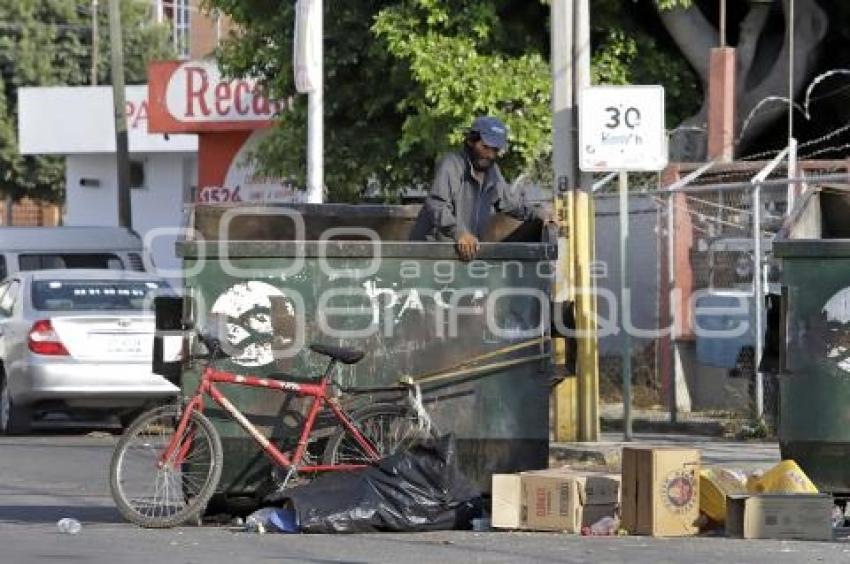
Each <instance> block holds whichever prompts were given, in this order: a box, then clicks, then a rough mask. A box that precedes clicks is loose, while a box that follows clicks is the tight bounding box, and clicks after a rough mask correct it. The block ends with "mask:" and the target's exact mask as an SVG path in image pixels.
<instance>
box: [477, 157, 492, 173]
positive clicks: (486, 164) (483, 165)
mask: <svg viewBox="0 0 850 564" xmlns="http://www.w3.org/2000/svg"><path fill="white" fill-rule="evenodd" d="M493 162H494V161H493V159H487V158H485V157H479V158H475V157H473V159H472V168H474V169H475V170H477V171H478V172H484V171H485V170H487V169H489V168H490V167H491V166H493Z"/></svg>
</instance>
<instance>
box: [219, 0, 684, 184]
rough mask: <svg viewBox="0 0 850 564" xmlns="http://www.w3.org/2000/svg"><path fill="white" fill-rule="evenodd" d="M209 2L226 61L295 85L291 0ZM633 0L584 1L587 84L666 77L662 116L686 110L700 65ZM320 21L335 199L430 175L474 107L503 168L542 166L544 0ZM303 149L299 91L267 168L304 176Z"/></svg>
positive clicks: (379, 8) (433, 6) (382, 9)
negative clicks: (506, 145) (494, 140)
mask: <svg viewBox="0 0 850 564" xmlns="http://www.w3.org/2000/svg"><path fill="white" fill-rule="evenodd" d="M675 1H677V2H683V1H685V2H686V1H687V0H675ZM207 2H208V3H207V6H208V7H211V8H216V9H218V10H221V11H222V12H224V13H226V14H228V15H229V16H230V17H232V18H233V19H234V21H235V22H236V23H237V24H238V25H239V26H240V28H241V32H240V33H239V34H238V35H236V36H234V37H232V38H231V39H230V40H229V41H227V42H226V43H225V45H224V46H223V48H222V49H221V50H220V53H219V60H220V62H221V63H222V65H223V67H224V69H225V71H226V72H228V73H230V74H232V75H242V74H248V75H255V76H258V77H259V78H261V79H263V80H265V81H266V82H267V83H268V84H269V85H270V86H271V89H272V91H273V93H275V94H277V95H279V96H289V95H291V94H292V92H293V90H294V87H293V80H292V63H291V60H292V50H291V45H292V33H293V32H292V29H293V25H294V22H293V18H294V15H293V6H292V4H290V3H288V2H287V3H283V4H280V3H278V2H275V1H273V0H207ZM632 4H633V3H632V2H625V3H624V2H622V1H621V0H594V2H592V10H593V19H592V25H593V29H592V34H593V37H592V46H593V63H592V64H593V79H594V81H595V82H599V83H613V84H626V83H662V84H664V85H665V86H666V87H667V90H668V94H669V95H670V97H671V98H672V100H671V101H670V103H668V112H669V113H670V116H669V118H672V119H673V120H679V119H681V118H683V117H685V116H687V115H690V114H691V113H693V112H694V111H695V110H696V109H697V108H698V107H699V101H700V100H699V98H700V96H699V94H700V92H699V85H698V81H697V78H696V76H695V75H694V74H693V72H691V71H690V69H689V68H688V66H687V63H686V62H685V61H684V60H683V59H682V58H681V57H680V56H678V52H677V50H676V49H675V47H674V46H672V44H671V42H670V41H669V38H668V37H667V36H666V35H665V34H664V32H663V30H662V29H661V27H660V25H659V24H658V22H657V15H656V14H655V12H654V10H649V12H651V17H650V18H649V19H650V20H651V21H650V22H649V24H647V21H646V20H647V17H646V15H645V14H643V13H642V11H643V12H646V6H635V5H632ZM652 17H654V18H655V20H652ZM324 20H325V73H326V75H325V76H326V78H325V124H326V126H325V139H326V146H325V158H326V161H325V180H326V184H327V186H328V187H329V191H330V198H329V199H330V200H331V201H350V200H355V199H356V198H357V197H358V196H359V195H360V194H361V193H362V191H363V189H364V187H366V186H367V185H370V184H371V185H377V186H378V187H379V188H381V189H382V190H384V191H385V193H387V194H388V196H392V194H393V193H394V192H396V191H397V190H399V189H401V188H404V187H408V186H416V185H420V184H423V183H427V182H428V181H429V180H430V174H431V169H432V167H433V163H434V161H435V159H436V157H437V156H439V154H440V153H442V152H444V151H446V150H449V149H451V148H454V147H456V146H457V145H458V144H459V142H460V139H461V137H462V134H463V131H464V129H465V128H466V127H468V125H469V123H470V122H471V120H472V118H473V116H475V115H478V114H493V115H497V116H499V117H500V118H502V119H503V120H504V121H505V122H506V123H507V124H508V126H509V128H510V150H509V152H508V154H507V155H506V156H505V160H504V166H503V168H504V169H505V171H506V173H507V174H508V176H515V175H517V174H519V173H521V172H524V173H530V174H531V175H532V176H536V177H538V178H541V177H545V176H546V173H547V172H548V170H549V168H550V159H551V73H550V70H549V63H548V61H549V28H548V25H549V6H548V2H545V1H529V0H464V1H461V0H395V1H389V0H383V1H368V0H350V1H344V0H326V1H325V18H324ZM653 26H654V27H653ZM659 30H660V31H661V33H660V34H659V33H657V32H658V31H659ZM638 53H639V54H640V56H638ZM305 149H306V97H304V96H299V97H297V98H296V103H295V109H294V110H293V111H292V112H290V113H287V114H286V115H284V116H282V117H281V124H280V127H278V128H277V129H276V131H275V133H274V135H273V136H272V137H271V139H270V141H269V142H268V143H267V144H266V145H265V146H264V147H263V149H262V150H261V151H260V152H259V154H258V157H259V159H260V161H261V163H262V164H264V166H265V168H266V169H267V170H268V171H269V172H274V173H277V174H283V175H286V176H291V177H293V178H295V179H296V181H299V182H301V183H303V179H304V176H305Z"/></svg>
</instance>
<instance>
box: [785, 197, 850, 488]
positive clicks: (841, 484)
mask: <svg viewBox="0 0 850 564" xmlns="http://www.w3.org/2000/svg"><path fill="white" fill-rule="evenodd" d="M796 210H797V211H796V213H795V214H794V215H793V216H792V218H791V220H790V221H789V222H788V223H787V224H786V227H785V228H784V229H783V230H782V231H781V232H780V234H779V236H778V239H777V241H776V242H775V243H774V246H773V249H774V253H775V256H776V257H777V258H780V259H781V264H782V285H783V307H782V309H783V316H782V324H781V325H782V326H781V328H780V338H781V340H782V341H783V342H784V343H785V345H784V347H783V348H782V357H781V363H780V370H781V373H780V401H781V404H780V412H779V440H780V446H781V449H782V457H783V459H785V458H791V459H794V460H796V461H797V463H798V464H799V465H800V466H801V467H802V468H803V470H804V471H805V472H806V474H808V475H809V477H810V478H811V479H812V481H814V483H815V484H816V485H817V486H818V488H819V489H821V490H822V491H827V492H832V493H834V494H839V495H842V494H843V495H846V494H849V493H850V465H848V463H847V461H848V460H850V409H848V406H850V222H848V218H850V192H848V191H847V190H837V189H831V188H821V189H817V190H813V191H811V192H809V193H807V194H806V196H805V197H804V199H803V201H801V203H800V205H798V206H797V208H796Z"/></svg>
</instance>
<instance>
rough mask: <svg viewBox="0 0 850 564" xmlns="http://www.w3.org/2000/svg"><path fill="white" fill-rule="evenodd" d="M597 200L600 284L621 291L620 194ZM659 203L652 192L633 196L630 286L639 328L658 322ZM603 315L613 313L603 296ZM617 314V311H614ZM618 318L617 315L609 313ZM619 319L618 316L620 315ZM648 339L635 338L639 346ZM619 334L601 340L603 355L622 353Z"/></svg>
mask: <svg viewBox="0 0 850 564" xmlns="http://www.w3.org/2000/svg"><path fill="white" fill-rule="evenodd" d="M594 200H595V202H596V262H597V263H599V264H601V265H605V268H604V269H603V271H604V274H605V275H604V276H600V277H597V279H596V284H597V287H598V288H602V289H605V290H607V291H609V292H611V293H612V294H613V295H615V296H619V295H620V214H619V202H618V199H617V196H616V195H608V194H604V195H600V196H596V197H595V198H594ZM656 209H657V207H656V204H655V201H654V200H653V199H652V198H650V197H649V196H632V197H631V198H630V199H629V236H630V244H629V286H630V287H631V290H632V296H633V297H632V308H631V314H632V325H633V326H635V327H637V328H639V329H653V328H655V327H657V326H658V276H659V266H658V252H657V248H656V247H657V245H656V235H655V227H656V222H657V219H656V217H657V216H656ZM599 310H600V315H605V316H611V314H610V313H609V312H608V310H609V308H608V307H607V304H606V301H605V300H604V299H600V300H599ZM614 315H617V313H616V312H614ZM609 318H610V319H615V317H614V316H611V317H609ZM617 319H618V318H617ZM647 342H648V340H647V339H635V338H634V337H633V339H632V346H633V347H634V348H635V349H637V348H638V347H642V346H644V345H646V344H647ZM620 346H621V345H620V338H619V337H618V336H609V337H603V338H601V339H600V340H599V351H600V354H602V355H611V354H619V353H620Z"/></svg>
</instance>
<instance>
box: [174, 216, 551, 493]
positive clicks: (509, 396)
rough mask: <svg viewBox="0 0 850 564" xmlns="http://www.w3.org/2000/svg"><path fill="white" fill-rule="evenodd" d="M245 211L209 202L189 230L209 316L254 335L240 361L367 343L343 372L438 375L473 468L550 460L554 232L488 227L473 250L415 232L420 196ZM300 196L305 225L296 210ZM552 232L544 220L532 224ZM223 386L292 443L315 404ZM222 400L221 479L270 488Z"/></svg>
mask: <svg viewBox="0 0 850 564" xmlns="http://www.w3.org/2000/svg"><path fill="white" fill-rule="evenodd" d="M232 211H233V210H232V209H228V208H219V207H198V208H196V209H195V210H194V223H193V224H194V225H195V226H196V228H197V230H198V235H196V236H195V237H194V238H193V239H187V240H184V241H181V242H180V243H178V253H179V254H180V255H181V256H182V258H183V264H184V273H185V291H186V293H187V294H188V295H190V296H191V297H192V299H193V303H194V304H195V310H196V311H194V312H193V316H194V317H195V321H196V323H197V324H198V325H199V326H201V327H204V326H205V325H210V324H212V323H223V325H224V326H225V327H226V334H227V337H228V340H229V341H231V342H232V343H233V344H235V345H236V344H238V346H239V348H241V349H243V350H244V351H245V352H244V354H242V355H241V356H240V357H237V358H234V359H231V360H228V361H226V362H225V363H224V364H223V365H222V366H223V367H224V368H226V369H229V370H233V371H235V372H239V373H242V374H256V375H260V376H262V375H263V374H265V373H268V372H272V371H283V372H287V373H290V374H297V375H308V374H309V375H316V374H318V373H319V372H320V371H321V370H322V369H323V368H324V367H325V365H326V363H327V359H326V358H324V357H320V356H318V355H316V354H315V353H312V352H310V351H309V350H308V349H307V348H306V346H304V345H306V344H309V343H310V342H322V343H327V344H334V345H344V346H351V347H355V348H360V349H362V350H364V351H366V357H365V358H364V360H362V361H361V362H360V363H358V364H356V365H354V366H345V367H341V368H340V369H339V370H340V372H339V379H340V380H341V381H342V383H343V384H344V385H346V386H353V387H376V386H388V385H393V384H395V383H396V382H398V380H399V378H400V377H402V376H412V377H414V378H415V379H416V378H421V377H423V376H426V375H430V377H428V378H426V379H425V380H423V386H422V391H423V400H424V405H425V407H426V409H427V410H428V412H429V413H430V414H431V416H432V418H433V420H434V423H435V425H436V426H437V428H438V429H439V431H441V432H451V433H454V434H455V436H456V438H457V441H458V453H459V459H460V461H461V466H462V469H463V470H464V472H465V473H466V474H467V475H468V476H469V477H470V478H471V479H472V480H473V481H475V482H476V483H477V485H478V486H479V487H480V488H482V490H484V491H489V488H490V476H491V474H492V473H495V472H516V471H522V470H528V469H537V468H543V467H545V466H546V465H547V461H548V417H549V415H548V414H549V407H548V406H549V404H548V401H549V390H550V382H549V374H548V350H549V349H548V340H547V337H548V331H549V321H548V311H549V289H550V286H551V283H552V272H553V262H552V261H553V259H554V258H555V248H554V247H553V246H552V245H549V244H543V243H539V242H500V243H486V244H483V245H482V248H481V252H480V255H479V258H478V260H476V261H473V262H471V263H463V262H460V261H458V260H457V259H456V254H455V251H454V248H453V245H451V244H449V243H425V242H408V241H405V240H403V239H404V238H405V237H406V235H407V233H408V231H409V227H410V225H412V221H413V219H414V218H415V216H416V211H417V208H416V207H415V206H412V207H411V206H397V207H394V206H343V205H324V206H300V207H298V206H286V207H278V208H264V209H263V210H262V211H260V212H256V213H254V212H245V213H247V214H248V215H249V216H250V217H247V218H246V217H243V216H241V215H240V214H236V215H239V217H238V218H235V219H234V217H230V215H229V214H230V213H231V212H232ZM243 211H244V210H243ZM295 211H297V212H299V214H297V215H298V216H300V217H301V218H302V219H303V222H304V224H303V225H301V226H293V221H300V220H299V219H297V218H296V217H295V215H293V212H295ZM301 212H303V214H302V213H301ZM252 213H253V215H251V214H252ZM222 225H225V227H224V228H222ZM329 227H334V228H336V231H333V232H331V233H330V234H328V232H327V231H325V230H326V228H329ZM365 228H368V230H367V229H365ZM495 228H496V229H500V230H501V231H502V234H501V237H503V238H507V239H513V240H516V239H522V238H526V239H527V238H529V237H530V236H529V235H528V234H523V230H527V229H529V226H527V225H523V226H518V225H517V224H515V223H513V224H512V223H510V222H508V223H505V222H502V223H500V224H498V225H496V226H495ZM323 233H324V234H325V235H324V236H325V239H324V240H322V237H323ZM528 233H532V232H528ZM329 235H330V236H329ZM539 235H540V233H539V226H538V227H537V232H536V233H534V235H533V237H532V238H536V240H538V241H539ZM331 236H332V237H331ZM302 238H303V239H302ZM216 239H217V240H216ZM293 239H294V240H293ZM273 304H276V305H273ZM222 320H223V321H222ZM275 351H277V352H275ZM470 362H471V363H472V364H471V365H470ZM196 383H197V367H189V368H188V369H187V370H186V371H185V372H184V374H183V388H184V391H186V392H190V391H191V390H193V389H194V386H195V385H196ZM222 389H223V391H224V392H225V394H226V395H227V396H228V397H229V398H230V399H231V400H232V401H233V402H234V404H235V405H236V406H237V407H238V408H239V409H240V410H242V411H243V412H244V413H245V414H246V415H247V416H248V417H249V419H251V420H252V421H254V422H255V424H257V425H258V426H259V427H260V428H261V430H265V431H266V432H267V433H269V434H271V435H272V436H273V437H274V440H275V441H276V442H278V444H282V445H284V446H286V445H288V444H290V445H291V444H292V441H293V440H294V439H295V438H296V433H297V431H298V426H299V424H300V421H301V414H302V412H303V410H304V405H302V404H301V403H300V402H299V401H298V400H296V399H294V398H292V397H288V396H285V395H283V394H275V393H270V392H268V391H261V390H254V389H250V388H230V389H228V387H227V386H223V387H222ZM367 400H368V398H367ZM359 401H364V400H363V399H361V400H359ZM215 407H216V406H215V405H212V406H208V408H207V413H208V415H210V417H211V419H212V421H213V423H214V424H215V425H216V427H217V429H218V430H219V432H220V433H221V436H222V442H223V445H224V450H225V467H224V471H223V475H222V480H221V486H220V488H221V493H224V494H226V495H230V496H248V497H251V496H256V495H261V494H262V493H263V489H264V488H265V487H266V486H267V485H268V483H269V477H270V475H271V473H272V469H271V467H270V465H269V464H268V462H267V460H266V458H265V456H264V455H263V454H262V453H261V452H260V451H259V450H258V449H257V448H256V447H255V445H254V443H253V442H252V441H251V440H250V439H249V438H248V437H247V435H246V434H245V433H244V432H243V431H242V429H241V428H240V427H239V426H238V425H237V424H236V423H235V422H231V421H230V420H229V419H225V418H224V417H223V412H221V411H219V410H217V409H214V408H215ZM320 435H321V433H320Z"/></svg>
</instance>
